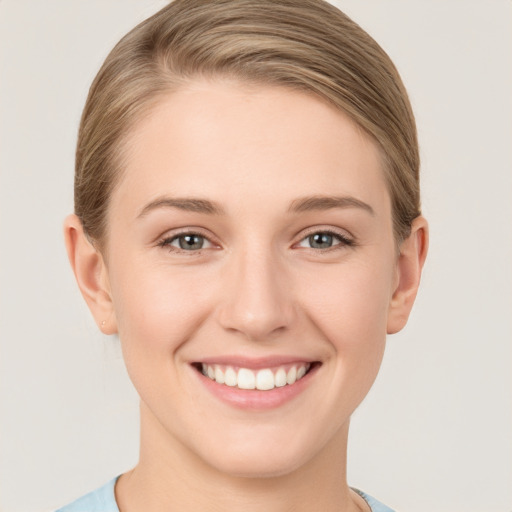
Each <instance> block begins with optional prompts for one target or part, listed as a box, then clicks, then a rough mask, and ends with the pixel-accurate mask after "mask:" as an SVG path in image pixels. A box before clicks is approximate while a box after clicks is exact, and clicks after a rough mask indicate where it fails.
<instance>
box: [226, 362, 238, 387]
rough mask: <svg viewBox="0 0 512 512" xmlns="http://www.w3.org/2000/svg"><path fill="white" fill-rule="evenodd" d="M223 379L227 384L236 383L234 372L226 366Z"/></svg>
mask: <svg viewBox="0 0 512 512" xmlns="http://www.w3.org/2000/svg"><path fill="white" fill-rule="evenodd" d="M224 381H225V384H226V385H227V386H231V387H233V386H236V385H237V383H238V380H237V378H236V372H235V370H233V368H231V367H229V366H228V367H227V368H226V373H225V374H224Z"/></svg>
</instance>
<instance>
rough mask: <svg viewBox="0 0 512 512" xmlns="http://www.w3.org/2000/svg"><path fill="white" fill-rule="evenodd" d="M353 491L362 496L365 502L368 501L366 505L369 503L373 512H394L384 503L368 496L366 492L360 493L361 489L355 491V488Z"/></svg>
mask: <svg viewBox="0 0 512 512" xmlns="http://www.w3.org/2000/svg"><path fill="white" fill-rule="evenodd" d="M352 489H353V490H354V491H355V492H357V494H359V496H361V498H363V499H364V501H366V503H368V505H369V506H370V508H371V510H372V512H394V511H393V510H392V509H390V508H389V507H387V506H386V505H384V503H381V502H380V501H377V500H376V499H375V498H373V497H372V496H370V495H368V494H366V493H365V492H363V491H360V490H359V489H354V488H352Z"/></svg>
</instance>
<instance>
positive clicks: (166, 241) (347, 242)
mask: <svg viewBox="0 0 512 512" xmlns="http://www.w3.org/2000/svg"><path fill="white" fill-rule="evenodd" d="M314 235H328V236H331V237H333V238H334V239H336V240H337V241H338V243H336V244H334V245H332V246H331V247H327V248H314V247H306V249H310V250H313V251H315V252H319V253H325V252H328V251H333V250H337V249H341V248H343V247H354V246H355V245H356V242H355V240H354V239H352V238H349V237H348V236H347V235H345V234H342V233H339V232H338V231H334V230H332V229H314V230H311V231H310V232H309V233H306V234H305V235H304V236H303V237H302V238H301V239H300V240H299V242H298V243H296V244H294V246H297V245H299V244H301V243H302V242H304V241H306V240H307V239H310V238H311V237H313V236H314ZM185 236H196V237H200V238H202V239H203V240H205V241H207V242H208V243H209V244H211V245H212V246H215V244H214V242H212V241H211V240H210V239H209V238H208V237H207V236H206V235H204V234H202V233H198V232H196V231H183V232H181V233H177V234H175V235H173V236H169V237H165V238H162V239H161V240H160V241H159V242H158V244H157V245H158V246H159V247H162V248H167V249H168V250H169V252H172V253H177V254H183V253H186V254H187V255H189V256H191V255H198V254H201V251H202V250H203V247H201V248H199V249H183V248H178V247H174V246H172V245H171V244H172V243H173V242H175V241H178V240H179V239H180V238H182V237H185ZM209 248H210V247H207V248H206V249H209Z"/></svg>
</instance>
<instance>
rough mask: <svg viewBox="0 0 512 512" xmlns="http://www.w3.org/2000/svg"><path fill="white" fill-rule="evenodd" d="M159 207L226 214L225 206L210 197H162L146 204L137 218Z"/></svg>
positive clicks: (209, 213)
mask: <svg viewBox="0 0 512 512" xmlns="http://www.w3.org/2000/svg"><path fill="white" fill-rule="evenodd" d="M159 208H177V209H179V210H184V211H187V212H194V213H205V214H208V215H223V214H224V210H223V208H222V207H221V206H220V205H219V204H218V203H215V202H214V201H209V200H208V199H199V198H195V197H183V198H177V197H176V198H172V197H160V198H158V199H155V200H154V201H151V202H150V203H148V204H147V205H146V206H144V208H142V210H141V212H140V213H139V214H138V215H137V218H141V217H144V216H145V215H147V214H148V213H149V212H150V211H152V210H156V209H159Z"/></svg>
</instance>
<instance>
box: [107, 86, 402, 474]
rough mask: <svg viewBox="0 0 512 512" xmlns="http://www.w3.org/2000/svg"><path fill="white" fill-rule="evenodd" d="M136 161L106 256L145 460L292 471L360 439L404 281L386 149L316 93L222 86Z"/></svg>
mask: <svg viewBox="0 0 512 512" xmlns="http://www.w3.org/2000/svg"><path fill="white" fill-rule="evenodd" d="M126 150H127V159H126V161H127V164H126V167H125V168H124V170H123V172H124V175H123V178H122V180H121V182H120V185H119V187H118V188H117V189H116V190H115V192H114V194H113V196H112V200H111V204H110V210H109V217H108V222H109V230H108V236H107V240H108V242H107V246H106V256H107V260H108V267H107V268H108V271H107V272H108V289H109V294H110V296H111V298H112V304H113V317H112V319H111V320H110V321H111V322H114V324H115V325H116V328H117V330H118V332H119V335H120V339H121V344H122V349H123V354H124V357H125V360H126V365H127V368H128V372H129V374H130V377H131V379H132V380H133V383H134V385H135V387H136V389H137V391H138V392H139V394H140V397H141V400H142V449H143V450H144V443H145V442H146V443H151V442H153V441H150V439H152V440H154V439H159V440H160V441H161V443H160V444H162V443H163V445H165V446H169V447H172V448H170V451H172V452H173V453H176V450H180V451H181V453H187V454H189V455H191V456H192V457H195V458H196V459H197V460H199V461H202V462H206V463H207V464H208V465H209V466H211V467H213V468H216V469H220V470H221V471H224V472H227V473H230V474H237V475H276V474H283V473H287V472H290V471H292V470H293V469H295V468H297V467H299V466H301V465H303V464H305V463H306V462H308V461H311V460H313V459H315V458H316V457H321V456H325V455H326V454H328V453H329V452H332V450H334V449H335V448H336V447H339V446H341V445H343V443H344V442H345V437H346V432H347V427H348V421H349V417H350V415H351V413H352V412H353V411H354V409H355V408H356V407H357V406H358V404H359V403H360V402H361V400H362V399H363V397H364V396H365V395H366V393H367V392H368V390H369V388H370V386H371V385H372V383H373V381H374V379H375V377H376V375H377V371H378V368H379V365H380V362H381V358H382V355H383V350H384V344H385V335H386V329H387V324H388V318H389V315H390V311H391V309H392V306H391V303H392V297H393V293H394V290H395V288H396V286H397V279H398V278H397V254H396V248H395V242H394V239H393V231H392V222H391V207H390V198H389V194H388V192H387V188H386V185H385V181H384V175H383V170H382V167H381V162H380V159H379V155H378V151H377V148H376V146H375V144H374V143H373V142H372V141H371V140H370V139H369V138H368V137H367V136H365V135H364V134H363V133H362V131H361V130H359V129H358V128H357V127H356V126H355V125H354V124H353V123H352V122H351V121H350V120H349V119H348V118H347V117H346V116H345V115H343V114H342V113H340V112H339V111H336V110H334V109H333V108H331V107H329V106H327V105H326V104H325V103H323V102H322V101H320V100H319V99H317V98H315V97H313V96H309V95H306V94H303V93H299V92H294V91H291V90H289V89H286V88H274V87H256V88H250V87H249V86H246V85H239V84H235V83H232V82H222V81H216V82H208V83H206V82H197V83H193V84H192V85H189V86H187V87H186V88H183V89H181V90H179V91H177V92H174V93H172V94H169V95H168V96H167V97H165V98H164V99H163V100H162V101H161V102H160V103H159V104H158V105H157V107H156V108H154V109H153V111H152V113H151V115H150V116H149V117H147V118H146V119H145V120H144V121H143V122H141V123H140V124H139V125H138V126H137V127H136V129H135V130H134V131H133V133H132V134H131V137H130V140H129V141H128V144H127V146H126ZM304 370H307V372H306V374H305V375H304V376H302V373H304ZM204 373H206V374H207V375H204ZM208 373H209V375H208ZM296 373H298V377H299V378H297V375H295V376H294V374H296ZM301 376H302V377H301ZM212 377H213V378H212ZM300 377H301V378H300ZM294 378H295V379H297V380H295V382H294ZM223 381H224V383H223ZM288 382H289V383H288ZM253 386H257V387H258V388H263V389H250V388H252V387H253ZM240 387H242V388H249V389H240ZM264 388H271V389H264ZM145 439H146V440H145Z"/></svg>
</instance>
